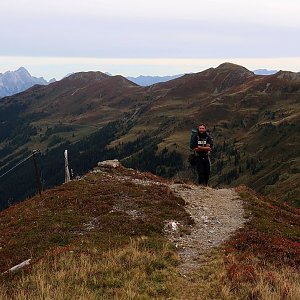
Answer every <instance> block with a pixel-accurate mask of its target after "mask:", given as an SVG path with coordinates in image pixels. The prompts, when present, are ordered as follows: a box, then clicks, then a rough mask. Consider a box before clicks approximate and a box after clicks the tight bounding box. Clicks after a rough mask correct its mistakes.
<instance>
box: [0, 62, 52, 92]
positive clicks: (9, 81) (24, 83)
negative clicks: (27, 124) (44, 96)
mask: <svg viewBox="0 0 300 300" xmlns="http://www.w3.org/2000/svg"><path fill="white" fill-rule="evenodd" d="M53 81H55V79H52V80H50V81H49V82H48V81H47V80H45V79H44V78H43V77H39V78H37V77H34V76H31V75H30V73H29V72H28V71H27V70H26V69H25V68H24V67H21V68H19V69H18V70H16V71H7V72H5V73H3V74H2V73H0V98H3V97H5V96H11V95H14V94H17V93H20V92H23V91H25V90H27V89H28V88H30V87H32V86H34V85H36V84H40V85H47V84H49V83H50V82H53Z"/></svg>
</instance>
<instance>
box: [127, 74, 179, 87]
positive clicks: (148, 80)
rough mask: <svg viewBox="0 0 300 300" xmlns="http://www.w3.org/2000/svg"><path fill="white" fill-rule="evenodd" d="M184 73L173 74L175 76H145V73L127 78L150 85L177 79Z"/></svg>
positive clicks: (143, 84) (140, 83) (142, 84)
mask: <svg viewBox="0 0 300 300" xmlns="http://www.w3.org/2000/svg"><path fill="white" fill-rule="evenodd" d="M183 75H184V74H179V75H173V76H143V75H140V76H138V77H130V76H128V77H126V78H127V79H128V80H130V81H132V82H134V83H136V84H138V85H140V86H149V85H152V84H156V83H159V82H166V81H169V80H172V79H176V78H179V77H181V76H183Z"/></svg>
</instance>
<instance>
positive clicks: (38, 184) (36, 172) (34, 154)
mask: <svg viewBox="0 0 300 300" xmlns="http://www.w3.org/2000/svg"><path fill="white" fill-rule="evenodd" d="M39 153H40V150H33V151H32V158H33V164H34V170H35V178H36V186H37V189H38V192H39V194H40V196H41V195H42V183H41V175H40V170H39V168H38V164H37V161H36V157H35V156H36V155H37V154H39Z"/></svg>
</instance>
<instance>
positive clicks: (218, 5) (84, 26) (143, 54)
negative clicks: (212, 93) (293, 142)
mask: <svg viewBox="0 0 300 300" xmlns="http://www.w3.org/2000/svg"><path fill="white" fill-rule="evenodd" d="M299 16H300V1H298V0H285V1H283V0H251V1H250V0H247V1H245V0H239V1H238V0H207V1H203V0H172V1H171V0H151V1H145V0H123V1H122V0H85V1H79V0H73V1H71V0H51V1H50V0H43V1H40V0H10V1H4V0H1V3H0V41H1V47H0V72H1V73H3V72H5V71H8V70H15V69H17V68H19V67H20V66H24V67H25V68H27V69H28V70H29V72H30V73H31V74H32V75H34V76H37V77H39V76H43V77H44V78H46V79H50V78H52V77H55V78H57V79H60V78H62V77H63V76H65V75H66V74H68V73H71V72H78V71H88V70H99V71H102V72H110V73H112V74H121V75H125V76H137V75H141V74H142V75H160V76H162V75H173V74H179V73H189V72H200V71H202V70H204V69H207V68H209V67H216V66H218V65H219V64H221V63H223V62H225V61H229V62H233V63H237V64H240V65H243V66H244V67H246V68H248V69H249V70H254V69H263V68H266V69H272V70H290V71H294V72H299V71H300V53H299V49H298V47H299V46H300V35H299V33H300V18H299Z"/></svg>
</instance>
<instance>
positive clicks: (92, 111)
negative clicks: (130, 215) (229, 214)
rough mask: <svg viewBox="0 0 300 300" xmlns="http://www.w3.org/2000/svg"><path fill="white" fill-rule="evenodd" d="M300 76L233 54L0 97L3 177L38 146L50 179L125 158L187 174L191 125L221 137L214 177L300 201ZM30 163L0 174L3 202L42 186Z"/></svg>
mask: <svg viewBox="0 0 300 300" xmlns="http://www.w3.org/2000/svg"><path fill="white" fill-rule="evenodd" d="M299 99H300V79H299V75H297V74H296V73H291V72H282V71H280V72H278V73H277V74H274V75H269V76H258V75H254V73H252V72H250V71H249V70H247V69H245V68H243V67H241V66H238V65H233V64H229V63H225V64H222V65H220V66H219V67H217V68H210V69H208V70H206V71H203V72H200V73H195V74H188V75H185V76H182V77H180V78H177V79H174V80H171V81H169V82H165V83H159V84H155V85H153V86H150V87H139V86H137V85H135V84H134V83H131V82H130V81H128V80H127V79H125V78H123V77H121V76H112V77H110V76H108V75H105V74H103V73H101V72H87V73H78V74H74V75H72V76H70V77H68V78H65V79H63V80H61V81H59V82H56V83H53V84H51V85H49V86H47V87H44V86H43V87H41V86H35V87H33V88H31V89H29V90H27V91H26V92H24V93H21V94H18V95H15V96H12V97H6V98H3V99H2V100H1V102H0V120H1V124H0V147H1V148H0V176H1V174H3V173H5V172H6V171H8V170H9V169H10V168H12V167H13V166H15V165H16V164H17V163H18V162H20V161H22V160H23V159H24V158H26V157H28V156H29V155H30V153H31V151H32V150H33V149H40V150H41V151H42V155H41V158H40V164H41V168H42V177H43V178H42V179H43V185H44V188H48V187H51V186H53V185H56V184H60V183H62V182H63V178H64V174H63V163H64V162H63V151H64V149H68V150H69V153H70V154H69V155H70V167H71V168H72V170H73V172H74V175H75V176H76V175H81V174H84V173H85V172H87V171H88V170H89V169H91V168H92V167H93V166H94V165H95V164H96V163H97V161H99V160H104V159H109V158H118V159H120V160H122V162H123V163H124V164H125V165H126V166H128V167H133V168H138V169H140V170H142V171H146V170H148V171H151V172H153V173H156V174H158V175H161V176H165V177H172V176H174V175H176V174H177V176H180V177H181V178H187V176H188V175H187V174H188V173H190V172H188V170H187V168H188V165H187V156H188V154H189V149H188V144H189V137H190V132H191V129H192V128H195V127H197V125H198V123H199V122H205V123H207V126H208V129H209V131H210V133H211V135H212V137H213V139H214V143H215V148H214V151H213V152H212V157H211V159H212V178H211V185H212V186H218V187H220V186H237V185H239V184H245V185H247V186H249V187H251V188H253V189H255V190H256V191H258V192H260V193H262V194H265V195H273V196H276V197H278V198H279V199H281V200H282V201H286V202H289V203H292V204H293V205H296V206H299V205H300V199H299V188H300V187H299V170H300V162H299V157H300V156H299V154H300V146H299V143H298V142H297V137H298V136H299V128H300V125H299V118H300V105H299ZM32 168H33V167H32V163H31V162H29V164H28V165H23V166H20V168H18V169H17V170H16V171H15V172H11V173H10V174H9V175H7V176H5V177H3V179H2V178H1V186H0V195H1V196H0V197H1V207H2V208H4V207H7V205H8V204H9V203H13V202H16V201H19V200H22V199H24V198H25V197H26V196H28V195H33V194H34V193H35V182H34V179H33V178H34V177H33V176H34V175H33V174H34V173H33V170H32Z"/></svg>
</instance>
